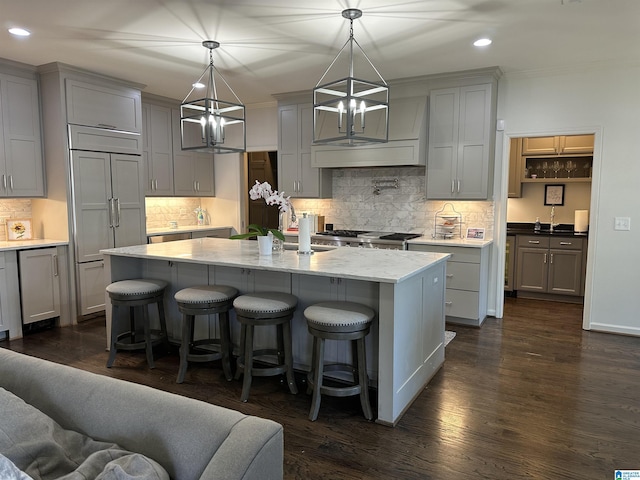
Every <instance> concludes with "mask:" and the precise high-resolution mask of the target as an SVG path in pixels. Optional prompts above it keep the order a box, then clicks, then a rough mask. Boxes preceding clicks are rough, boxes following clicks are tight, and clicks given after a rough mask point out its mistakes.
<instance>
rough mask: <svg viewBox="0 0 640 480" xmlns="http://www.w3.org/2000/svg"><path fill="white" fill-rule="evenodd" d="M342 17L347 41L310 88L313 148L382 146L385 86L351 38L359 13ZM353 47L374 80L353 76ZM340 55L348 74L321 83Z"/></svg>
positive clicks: (386, 112) (386, 123) (386, 119)
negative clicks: (346, 22)
mask: <svg viewBox="0 0 640 480" xmlns="http://www.w3.org/2000/svg"><path fill="white" fill-rule="evenodd" d="M342 16H343V17H344V18H346V19H348V20H349V22H350V29H349V38H348V39H347V41H346V42H345V44H344V45H343V46H342V48H341V49H340V51H339V52H338V54H337V55H336V57H335V58H334V60H333V62H331V64H330V65H329V67H328V68H327V70H326V71H325V72H324V74H323V75H322V77H321V78H320V80H319V81H318V83H317V84H316V87H315V88H314V89H313V143H314V145H346V146H357V145H365V144H372V143H385V142H387V141H388V138H389V86H388V85H387V82H385V80H384V78H382V75H380V73H379V72H378V70H377V69H376V67H374V66H373V64H372V63H371V60H369V57H367V55H366V54H365V53H364V50H362V48H361V47H360V45H359V44H358V42H357V41H356V39H355V38H354V36H353V21H354V20H355V19H358V18H360V17H361V16H362V11H361V10H358V9H356V8H348V9H346V10H343V11H342ZM347 47H348V48H347ZM354 47H357V50H356V53H359V55H360V56H361V57H363V58H364V60H366V62H365V65H367V64H368V66H369V67H370V70H371V71H373V72H375V75H377V78H376V79H374V80H364V79H362V78H358V77H356V75H355V72H354V70H355V65H354V61H355V59H356V57H355V56H354ZM343 52H348V62H349V63H348V75H347V76H346V77H344V76H339V78H338V79H336V80H333V81H328V80H327V81H325V78H327V75H328V74H329V72H330V71H331V72H332V74H333V73H334V71H335V70H337V68H333V67H334V66H336V62H337V61H338V59H339V58H340V57H341V55H342V54H343Z"/></svg>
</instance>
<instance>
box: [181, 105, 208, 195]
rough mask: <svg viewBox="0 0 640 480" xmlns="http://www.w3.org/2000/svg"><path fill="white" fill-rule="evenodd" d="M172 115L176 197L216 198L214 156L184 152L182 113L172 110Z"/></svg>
mask: <svg viewBox="0 0 640 480" xmlns="http://www.w3.org/2000/svg"><path fill="white" fill-rule="evenodd" d="M171 114H172V118H173V122H172V126H173V175H174V176H173V182H174V193H175V195H176V196H179V197H194V196H197V197H213V196H215V181H214V168H213V154H211V153H200V152H194V151H183V150H182V141H181V139H180V111H179V110H177V109H172V110H171Z"/></svg>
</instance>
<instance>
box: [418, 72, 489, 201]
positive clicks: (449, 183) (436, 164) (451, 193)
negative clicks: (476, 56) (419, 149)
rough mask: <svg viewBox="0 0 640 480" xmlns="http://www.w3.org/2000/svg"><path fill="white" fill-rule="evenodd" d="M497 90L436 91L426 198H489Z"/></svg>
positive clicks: (432, 100)
mask: <svg viewBox="0 0 640 480" xmlns="http://www.w3.org/2000/svg"><path fill="white" fill-rule="evenodd" d="M494 90H495V88H494V85H493V84H489V83H488V84H482V85H473V86H464V87H455V88H446V89H438V90H431V92H430V94H429V100H430V106H429V147H428V155H427V198H428V199H457V200H472V199H486V198H488V197H489V196H490V194H491V188H490V187H491V185H492V181H493V168H492V165H493V164H492V161H491V160H492V157H493V141H492V138H491V137H492V134H493V124H494V119H495V100H494V97H495V92H494Z"/></svg>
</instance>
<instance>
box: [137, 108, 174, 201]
mask: <svg viewBox="0 0 640 480" xmlns="http://www.w3.org/2000/svg"><path fill="white" fill-rule="evenodd" d="M171 120H172V117H171V108H169V107H163V106H159V105H153V104H144V103H143V104H142V125H143V142H142V158H143V161H144V171H145V176H144V178H145V195H147V196H160V197H169V196H172V195H173V141H172V140H173V139H172V128H171Z"/></svg>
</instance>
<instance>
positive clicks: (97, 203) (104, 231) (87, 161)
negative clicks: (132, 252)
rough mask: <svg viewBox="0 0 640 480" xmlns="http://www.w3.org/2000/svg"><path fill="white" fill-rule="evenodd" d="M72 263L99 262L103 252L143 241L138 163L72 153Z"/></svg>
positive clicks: (133, 157) (135, 159)
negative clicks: (74, 241) (74, 237)
mask: <svg viewBox="0 0 640 480" xmlns="http://www.w3.org/2000/svg"><path fill="white" fill-rule="evenodd" d="M71 163H72V168H73V178H74V185H75V187H76V188H75V190H74V195H73V200H74V212H75V217H76V261H78V262H89V261H95V260H101V259H102V255H101V254H100V250H101V249H104V248H113V247H124V246H128V245H141V244H144V243H145V240H146V230H145V228H146V227H145V213H144V194H143V188H142V177H143V170H142V159H141V157H140V156H137V155H122V154H110V153H104V152H85V151H81V150H73V151H72V152H71Z"/></svg>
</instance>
